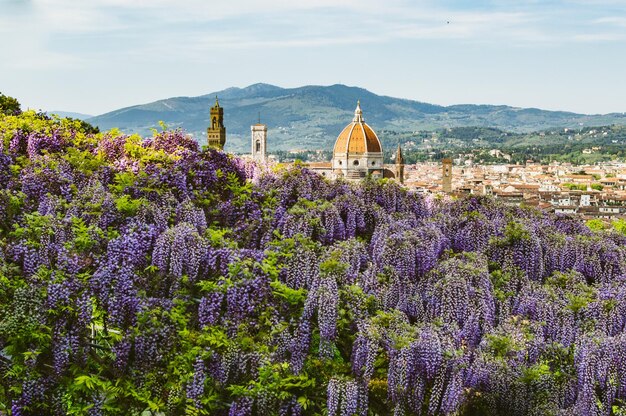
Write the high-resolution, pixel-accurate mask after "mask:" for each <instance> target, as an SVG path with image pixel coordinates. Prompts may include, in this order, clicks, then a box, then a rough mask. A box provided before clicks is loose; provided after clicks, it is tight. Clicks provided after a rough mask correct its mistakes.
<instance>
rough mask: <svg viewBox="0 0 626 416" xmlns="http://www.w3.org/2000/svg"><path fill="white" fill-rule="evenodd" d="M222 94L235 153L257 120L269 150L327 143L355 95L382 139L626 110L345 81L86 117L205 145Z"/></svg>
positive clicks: (562, 123) (557, 122) (538, 124)
mask: <svg viewBox="0 0 626 416" xmlns="http://www.w3.org/2000/svg"><path fill="white" fill-rule="evenodd" d="M216 96H217V97H219V102H220V105H221V106H222V107H223V108H224V124H225V126H226V133H227V145H226V149H227V150H229V151H232V152H246V151H247V150H248V146H249V137H250V125H252V124H254V123H257V122H258V121H259V119H260V121H261V122H262V123H264V124H267V126H268V147H269V148H270V149H276V150H290V149H329V148H331V147H332V145H333V143H334V141H335V138H336V137H337V135H338V134H339V132H340V131H341V129H342V128H343V127H344V126H345V125H346V124H348V123H349V122H350V121H351V120H352V117H353V112H354V108H355V106H356V102H357V100H360V101H361V107H362V108H363V115H364V118H365V120H366V122H367V123H368V124H369V125H371V126H372V127H373V128H374V130H376V131H377V132H378V133H379V136H381V139H382V140H383V144H384V141H385V132H386V131H396V132H400V131H401V132H410V131H416V130H435V129H440V128H452V127H464V126H484V127H496V128H499V129H502V130H508V131H513V132H530V131H538V130H546V129H553V128H565V127H569V128H578V127H580V126H583V125H584V126H601V125H610V124H620V125H626V114H625V113H611V114H604V115H588V114H577V113H571V112H565V111H547V110H540V109H537V108H517V107H510V106H506V105H474V104H463V105H451V106H440V105H434V104H428V103H424V102H419V101H412V100H408V99H400V98H394V97H388V96H382V95H377V94H374V93H372V92H370V91H368V90H366V89H363V88H358V87H350V86H346V85H340V84H338V85H331V86H313V85H309V86H304V87H298V88H281V87H277V86H274V85H268V84H254V85H250V86H248V87H246V88H228V89H226V90H223V91H218V92H214V93H210V94H206V95H201V96H197V97H173V98H167V99H163V100H159V101H155V102H152V103H148V104H141V105H135V106H131V107H126V108H122V109H119V110H115V111H111V112H109V113H106V114H102V115H99V116H95V117H91V118H88V119H87V121H88V122H89V123H91V124H93V125H96V126H98V127H99V128H100V129H101V130H107V129H110V128H114V127H117V128H119V129H120V130H122V131H124V132H127V133H138V134H140V135H150V134H151V129H153V128H157V129H158V128H159V121H163V122H165V124H166V125H167V126H168V127H170V128H178V127H181V128H183V129H184V130H186V131H187V132H189V133H191V134H193V135H194V136H195V137H196V138H197V139H198V141H199V142H200V143H206V133H205V131H206V127H207V126H208V124H209V108H210V107H211V106H212V105H213V104H214V102H215V97H216Z"/></svg>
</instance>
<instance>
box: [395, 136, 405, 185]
mask: <svg viewBox="0 0 626 416" xmlns="http://www.w3.org/2000/svg"><path fill="white" fill-rule="evenodd" d="M396 180H397V181H398V183H401V184H404V157H402V148H400V144H399V143H398V150H397V151H396Z"/></svg>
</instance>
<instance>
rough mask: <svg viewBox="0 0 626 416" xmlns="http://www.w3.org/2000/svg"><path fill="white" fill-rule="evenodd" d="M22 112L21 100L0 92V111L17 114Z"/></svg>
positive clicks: (12, 114) (11, 114) (9, 114)
mask: <svg viewBox="0 0 626 416" xmlns="http://www.w3.org/2000/svg"><path fill="white" fill-rule="evenodd" d="M21 112H22V109H21V107H20V103H19V101H17V100H16V99H15V98H13V97H9V96H8V95H4V94H2V93H1V92H0V113H2V114H6V115H8V116H16V115H18V114H20V113H21Z"/></svg>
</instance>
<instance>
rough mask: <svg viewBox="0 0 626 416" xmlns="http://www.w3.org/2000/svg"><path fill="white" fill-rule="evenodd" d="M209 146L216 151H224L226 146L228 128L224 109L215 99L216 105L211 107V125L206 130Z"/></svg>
mask: <svg viewBox="0 0 626 416" xmlns="http://www.w3.org/2000/svg"><path fill="white" fill-rule="evenodd" d="M206 140H207V145H208V146H209V147H210V148H212V149H216V150H224V144H226V128H225V127H224V109H223V108H222V107H220V103H219V101H218V100H217V96H216V97H215V105H214V106H213V107H211V125H210V126H209V128H207V129H206Z"/></svg>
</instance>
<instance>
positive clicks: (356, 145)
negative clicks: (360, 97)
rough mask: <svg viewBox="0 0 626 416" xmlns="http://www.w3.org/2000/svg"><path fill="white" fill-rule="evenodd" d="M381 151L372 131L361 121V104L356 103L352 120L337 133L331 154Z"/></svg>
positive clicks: (378, 141)
mask: <svg viewBox="0 0 626 416" xmlns="http://www.w3.org/2000/svg"><path fill="white" fill-rule="evenodd" d="M382 149H383V148H382V146H381V144H380V140H378V136H377V135H376V133H375V132H374V130H372V128H371V127H370V126H368V125H367V124H366V123H365V122H364V121H363V112H362V111H361V104H360V103H358V102H357V105H356V110H355V111H354V119H352V123H350V124H348V125H347V126H346V127H345V128H344V129H343V130H342V131H341V133H339V136H338V137H337V141H336V142H335V147H334V149H333V154H335V155H339V154H348V153H350V154H352V153H356V154H359V153H382V151H383V150H382Z"/></svg>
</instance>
